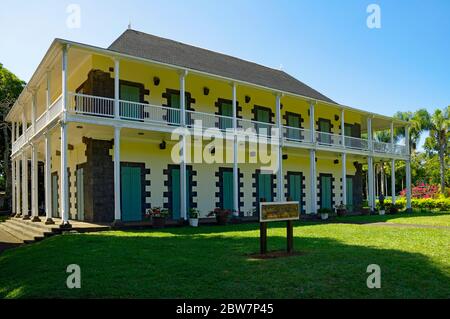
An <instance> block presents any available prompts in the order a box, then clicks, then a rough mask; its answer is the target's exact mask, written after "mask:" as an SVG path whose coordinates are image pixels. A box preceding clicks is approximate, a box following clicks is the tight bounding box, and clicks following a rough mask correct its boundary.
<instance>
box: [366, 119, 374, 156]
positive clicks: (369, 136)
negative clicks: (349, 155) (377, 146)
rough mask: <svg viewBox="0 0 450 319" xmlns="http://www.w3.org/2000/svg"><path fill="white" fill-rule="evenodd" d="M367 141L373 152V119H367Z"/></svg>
mask: <svg viewBox="0 0 450 319" xmlns="http://www.w3.org/2000/svg"><path fill="white" fill-rule="evenodd" d="M367 139H368V142H369V143H368V144H369V151H370V152H371V151H373V132H372V118H371V117H370V116H369V117H368V118H367Z"/></svg>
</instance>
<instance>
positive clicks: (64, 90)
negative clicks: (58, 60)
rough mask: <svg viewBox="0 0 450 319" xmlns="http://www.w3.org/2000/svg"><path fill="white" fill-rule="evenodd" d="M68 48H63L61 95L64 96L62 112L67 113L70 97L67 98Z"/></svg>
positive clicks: (65, 46)
mask: <svg viewBox="0 0 450 319" xmlns="http://www.w3.org/2000/svg"><path fill="white" fill-rule="evenodd" d="M67 53H68V46H67V45H64V46H63V48H62V76H61V78H62V83H61V91H62V92H61V95H62V111H63V113H65V112H66V111H67V104H68V101H69V100H68V96H67V93H68V92H67V76H68V70H67V64H68V61H67V60H68V58H67Z"/></svg>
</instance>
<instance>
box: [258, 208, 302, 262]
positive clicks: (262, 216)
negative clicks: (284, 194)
mask: <svg viewBox="0 0 450 319" xmlns="http://www.w3.org/2000/svg"><path fill="white" fill-rule="evenodd" d="M299 205H300V204H299V202H262V203H260V204H259V235H260V238H259V243H260V253H261V255H264V254H266V253H267V223H268V222H274V221H286V239H287V252H288V253H289V254H291V253H292V252H293V251H294V230H293V221H294V220H298V219H299V218H300V209H299Z"/></svg>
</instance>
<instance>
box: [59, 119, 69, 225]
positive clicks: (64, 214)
mask: <svg viewBox="0 0 450 319" xmlns="http://www.w3.org/2000/svg"><path fill="white" fill-rule="evenodd" d="M60 175H61V183H60V194H61V197H60V199H61V218H62V221H61V226H62V227H64V228H70V227H71V226H70V223H69V176H68V174H67V124H66V123H64V122H61V174H60Z"/></svg>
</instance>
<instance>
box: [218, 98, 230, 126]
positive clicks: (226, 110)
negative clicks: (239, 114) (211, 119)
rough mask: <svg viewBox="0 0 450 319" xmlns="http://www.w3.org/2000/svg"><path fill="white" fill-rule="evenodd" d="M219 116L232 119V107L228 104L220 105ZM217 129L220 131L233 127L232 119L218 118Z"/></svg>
mask: <svg viewBox="0 0 450 319" xmlns="http://www.w3.org/2000/svg"><path fill="white" fill-rule="evenodd" d="M220 115H223V116H229V117H233V105H231V104H230V103H222V105H221V113H220ZM219 127H220V129H222V130H226V129H227V128H232V127H233V119H228V118H220V120H219Z"/></svg>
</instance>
